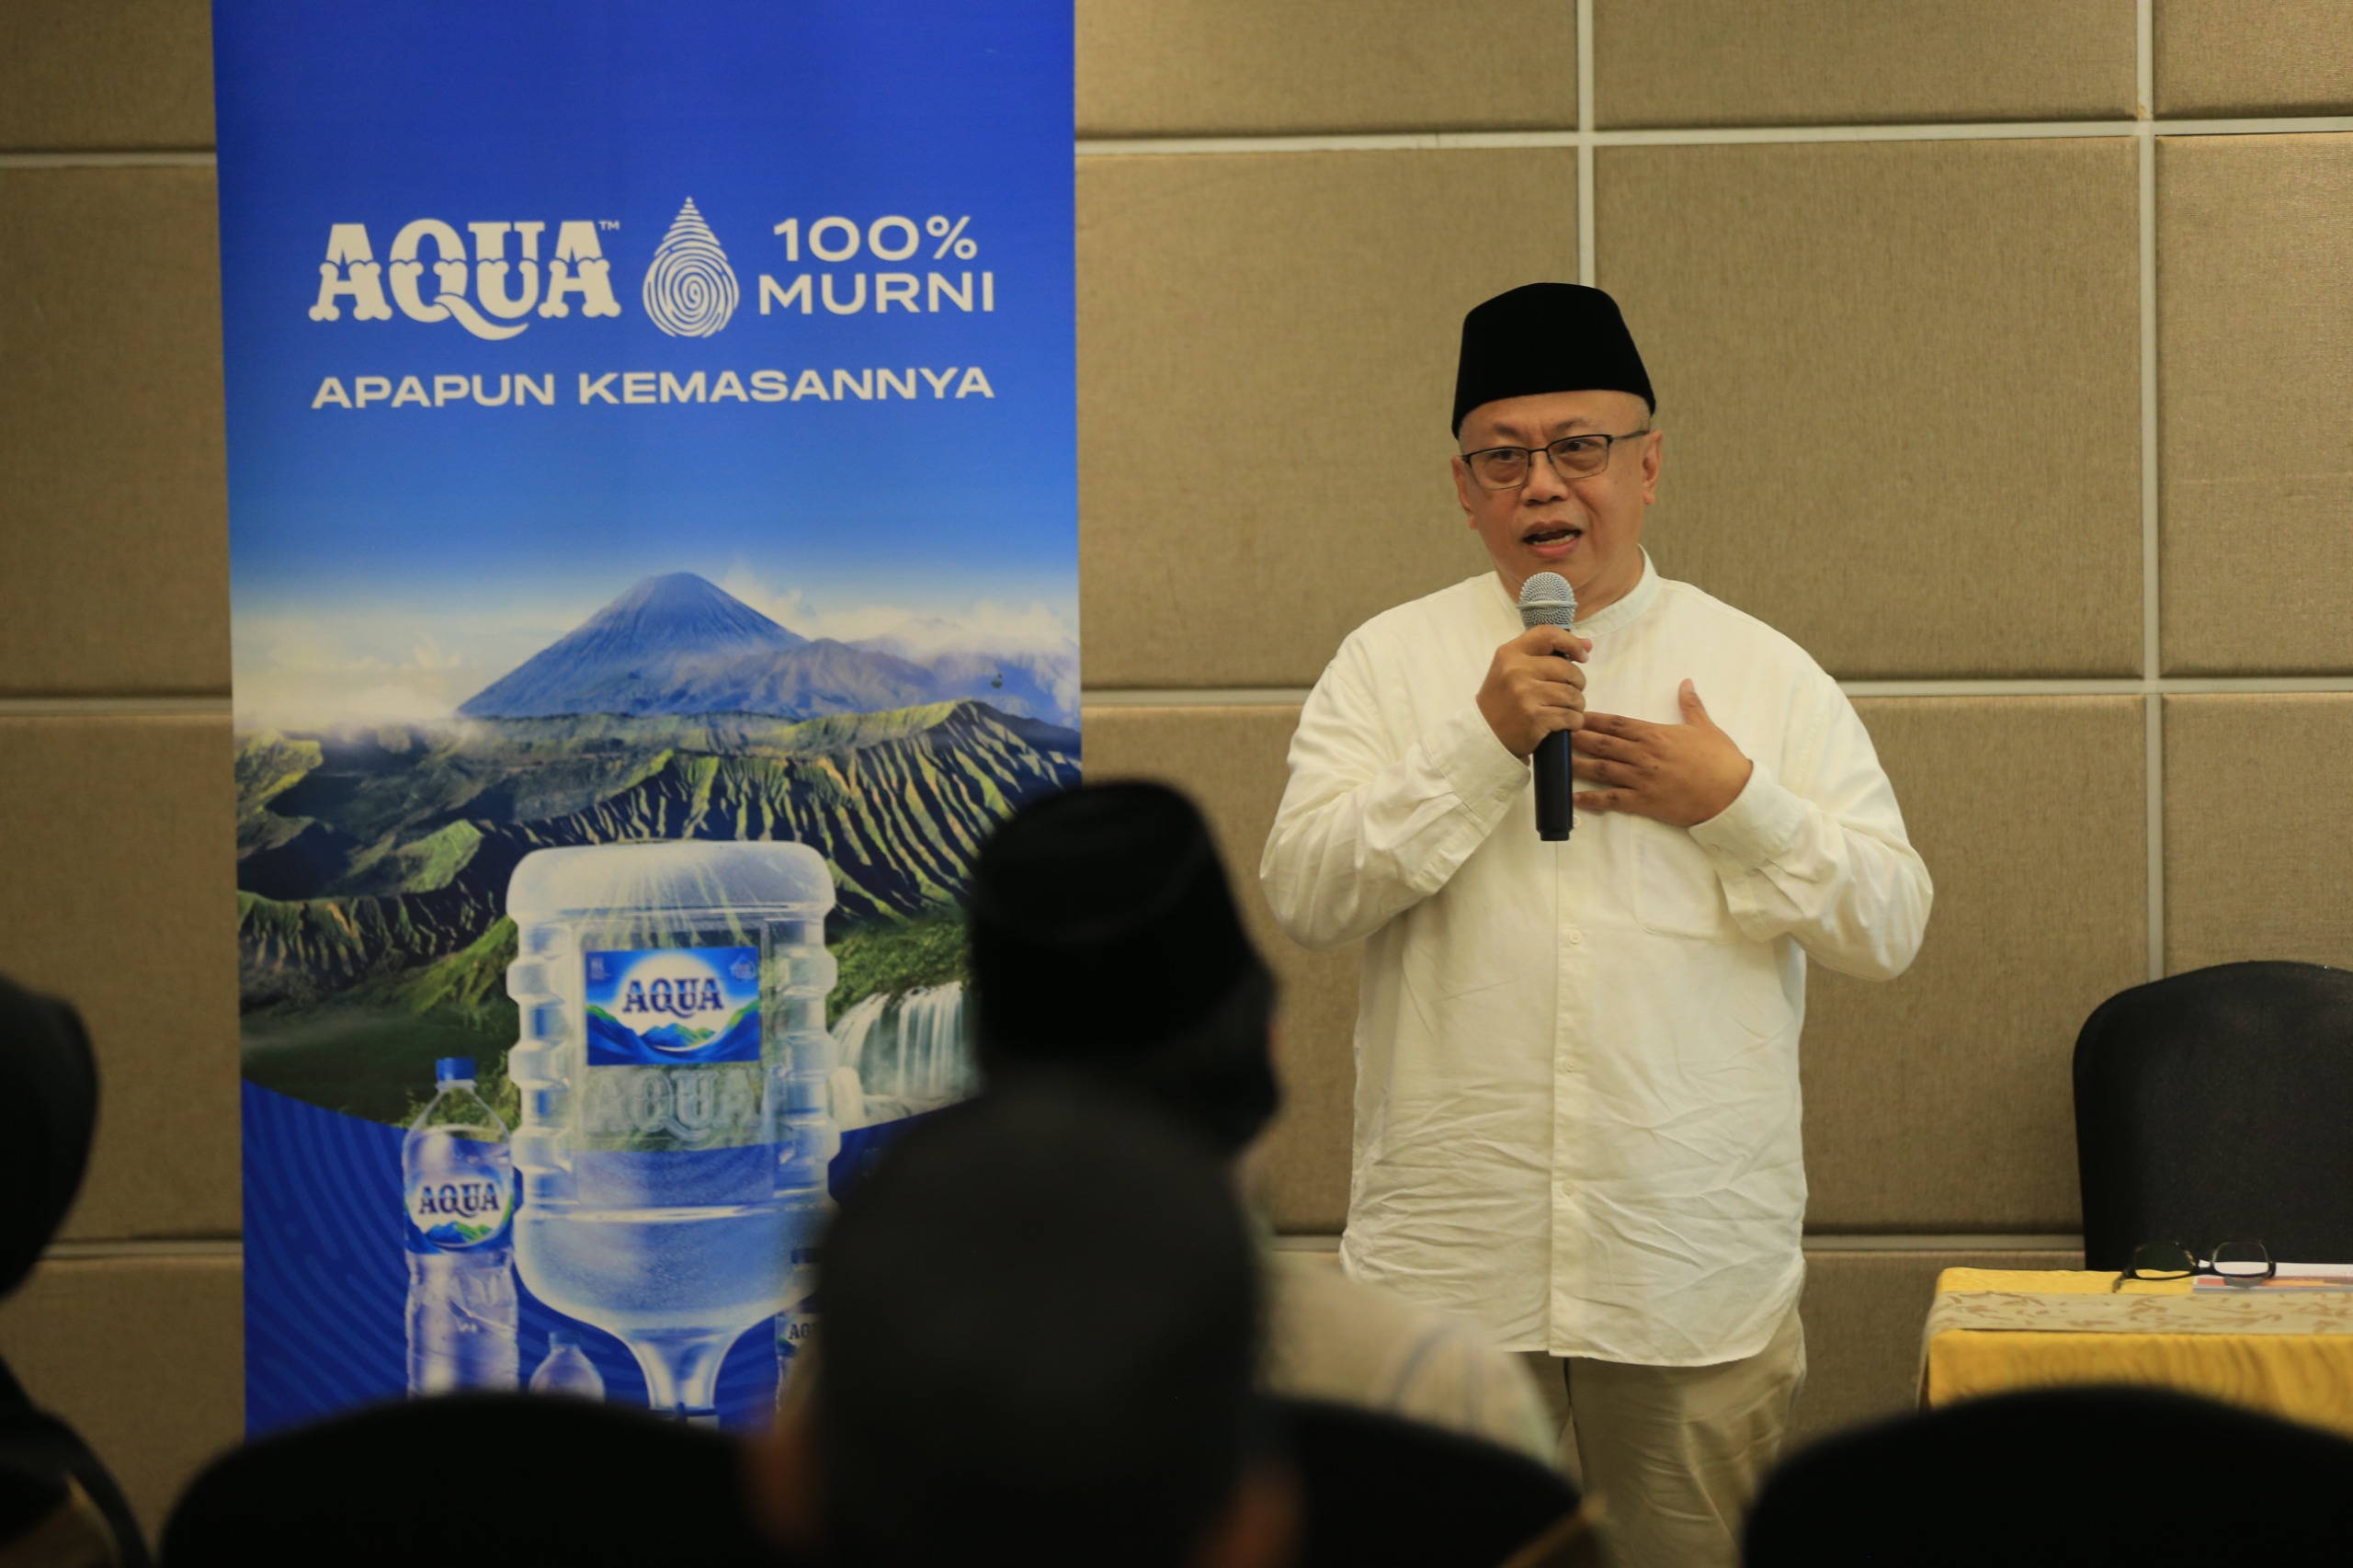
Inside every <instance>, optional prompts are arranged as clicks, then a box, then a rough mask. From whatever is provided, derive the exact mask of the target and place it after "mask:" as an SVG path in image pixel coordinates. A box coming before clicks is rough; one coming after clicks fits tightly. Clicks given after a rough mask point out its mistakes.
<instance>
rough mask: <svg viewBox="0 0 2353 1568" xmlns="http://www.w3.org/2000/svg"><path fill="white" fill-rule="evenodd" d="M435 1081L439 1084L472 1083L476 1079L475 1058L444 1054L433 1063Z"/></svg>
mask: <svg viewBox="0 0 2353 1568" xmlns="http://www.w3.org/2000/svg"><path fill="white" fill-rule="evenodd" d="M433 1081H434V1082H435V1083H437V1084H459V1083H464V1084H471V1083H472V1082H473V1081H474V1059H473V1058H472V1057H471V1056H444V1057H442V1058H441V1059H440V1060H438V1061H437V1062H434V1063H433Z"/></svg>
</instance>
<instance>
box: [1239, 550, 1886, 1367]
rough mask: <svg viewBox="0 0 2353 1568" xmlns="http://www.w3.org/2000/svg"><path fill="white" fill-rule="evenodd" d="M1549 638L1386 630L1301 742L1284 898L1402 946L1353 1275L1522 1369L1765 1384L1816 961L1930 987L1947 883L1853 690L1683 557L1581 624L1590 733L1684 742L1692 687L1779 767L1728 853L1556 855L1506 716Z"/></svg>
mask: <svg viewBox="0 0 2353 1568" xmlns="http://www.w3.org/2000/svg"><path fill="white" fill-rule="evenodd" d="M1520 630H1521V628H1520V623H1519V615H1518V608H1517V606H1516V605H1515V603H1514V601H1513V600H1512V598H1511V597H1510V596H1509V595H1508V594H1507V593H1506V591H1505V589H1504V586H1503V584H1502V581H1501V580H1500V579H1499V578H1497V577H1496V576H1495V574H1492V573H1489V574H1483V575H1481V576H1478V577H1473V578H1472V579H1470V580H1469V581H1467V582H1462V583H1458V584H1456V585H1454V586H1453V587H1450V588H1447V589H1444V590H1442V591H1440V592H1438V593H1435V594H1432V595H1430V596H1429V597H1427V598H1421V599H1416V600H1415V601H1414V602H1412V603H1411V604H1405V605H1401V606H1399V607H1398V608H1395V609H1392V610H1389V611H1387V612H1386V613H1384V614H1381V615H1379V616H1376V617H1374V618H1373V619H1371V620H1370V621H1368V622H1366V623H1365V624H1364V625H1363V626H1361V627H1359V628H1358V629H1357V631H1355V632H1353V633H1351V634H1350V635H1349V637H1348V639H1347V642H1344V643H1343V644H1342V645H1341V647H1340V651H1339V653H1338V654H1337V655H1336V657H1335V658H1334V659H1333V661H1332V664H1331V665H1330V667H1329V668H1327V669H1326V670H1325V671H1324V676H1323V678H1322V679H1321V680H1319V681H1318V682H1317V683H1316V686H1315V689H1314V691H1313V693H1312V694H1311V695H1310V696H1309V698H1308V699H1307V705H1306V708H1305V710H1304V711H1303V712H1302V714H1301V716H1300V722H1299V732H1298V733H1297V734H1296V735H1295V736H1294V737H1293V738H1292V741H1291V745H1290V786H1289V788H1288V789H1287V790H1285V791H1284V794H1283V801H1282V807H1281V810H1280V812H1279V813H1278V814H1277V816H1276V819H1275V827H1274V831H1273V833H1272V835H1270V836H1269V837H1268V838H1267V849H1266V855H1265V857H1264V858H1263V859H1262V861H1261V863H1260V866H1259V880H1260V882H1261V883H1262V885H1263V886H1264V887H1265V890H1266V893H1267V902H1268V903H1270V904H1271V905H1272V907H1273V910H1274V914H1275V917H1276V918H1277V919H1278V920H1279V921H1280V922H1281V923H1282V926H1283V928H1284V929H1285V930H1286V931H1288V932H1290V935H1291V936H1292V937H1294V938H1296V939H1297V940H1298V941H1300V942H1301V943H1302V944H1304V945H1306V946H1308V947H1311V948H1327V947H1334V946H1337V945H1339V944H1341V943H1345V942H1351V941H1355V940H1357V939H1358V938H1359V937H1361V938H1365V939H1366V946H1365V953H1364V967H1363V972H1362V977H1361V979H1360V981H1359V983H1358V1004H1357V1028H1356V1059H1357V1085H1356V1143H1355V1157H1354V1162H1353V1165H1354V1168H1353V1172H1352V1176H1351V1180H1350V1184H1349V1195H1348V1221H1347V1233H1346V1235H1345V1237H1344V1238H1343V1240H1342V1243H1341V1256H1342V1261H1343V1262H1344V1264H1345V1265H1346V1266H1347V1269H1348V1271H1349V1273H1350V1274H1351V1275H1353V1276H1355V1277H1357V1278H1362V1279H1368V1280H1371V1281H1374V1282H1376V1283H1378V1284H1381V1285H1385V1286H1388V1287H1390V1288H1391V1289H1393V1290H1397V1291H1398V1292H1400V1293H1401V1294H1403V1295H1404V1296H1406V1297H1408V1298H1409V1299H1412V1300H1415V1301H1422V1302H1426V1303H1427V1304H1428V1305H1430V1306H1433V1307H1438V1308H1442V1309H1446V1310H1448V1311H1451V1312H1457V1313H1460V1314H1461V1315H1462V1316H1465V1317H1468V1318H1470V1319H1471V1320H1472V1321H1473V1322H1475V1323H1478V1324H1483V1326H1485V1327H1486V1328H1487V1329H1488V1330H1489V1331H1490V1332H1491V1333H1493V1334H1494V1335H1496V1336H1497V1337H1498V1340H1499V1342H1500V1343H1501V1344H1502V1345H1503V1346H1506V1347H1507V1348H1511V1349H1525V1350H1538V1349H1540V1350H1548V1351H1550V1352H1552V1354H1554V1355H1556V1356H1590V1357H1596V1358H1600V1359H1603V1360H1609V1361H1622V1362H1631V1363H1636V1364H1642V1365H1650V1366H1704V1365H1708V1364H1711V1363H1713V1362H1719V1361H1728V1360H1733V1359H1736V1358H1741V1357H1745V1356H1750V1355H1754V1354H1756V1352H1757V1351H1758V1350H1760V1349H1762V1348H1763V1347H1764V1346H1765V1343H1766V1341H1767V1339H1768V1337H1769V1336H1770V1335H1771V1334H1772V1332H1773V1330H1774V1328H1775V1326H1776V1325H1777V1324H1779V1321H1780V1319H1781V1317H1782V1315H1783V1313H1785V1312H1787V1311H1788V1310H1789V1309H1790V1306H1791V1305H1792V1303H1793V1302H1794V1301H1796V1299H1797V1294H1798V1290H1799V1287H1800V1285H1801V1284H1802V1280H1803V1276H1804V1261H1803V1257H1802V1253H1801V1252H1800V1237H1801V1233H1802V1225H1803V1221H1804V1217H1805V1195H1806V1188H1805V1171H1804V1166H1803V1163H1802V1161H1803V1150H1802V1142H1801V1139H1800V1134H1799V1091H1798V1033H1799V1029H1800V1028H1801V1026H1802V1023H1803V1021H1804V1017H1805V963H1806V958H1807V955H1809V954H1811V955H1812V956H1813V958H1815V959H1817V960H1821V961H1822V962H1823V963H1825V964H1827V965H1829V966H1830V967H1831V968H1833V969H1835V970H1837V971H1841V972H1843V973H1847V974H1854V975H1860V976H1864V977H1867V978H1879V979H1885V978H1891V977H1893V976H1894V975H1897V974H1900V973H1902V972H1903V971H1904V968H1905V966H1907V965H1908V964H1910V963H1911V961H1912V959H1913V956H1914V954H1915V953H1916V952H1917V951H1918V949H1919V946H1920V938H1921V935H1922V932H1923V931H1924V929H1925V927H1926V926H1927V919H1928V905H1929V901H1930V898H1931V890H1930V887H1929V882H1928V872H1927V867H1926V866H1925V865H1923V864H1922V862H1921V860H1920V857H1919V856H1918V854H1917V853H1915V851H1914V850H1913V848H1912V846H1911V843H1910V841H1909V840H1908V839H1907V838H1906V837H1905V835H1904V817H1903V813H1902V812H1900V811H1899V810H1898V809H1897V807H1896V803H1895V793H1894V790H1893V789H1892V788H1890V786H1889V784H1888V781H1887V776H1886V774H1885V773H1884V772H1882V771H1881V768H1880V765H1879V757H1878V756H1877V754H1876V753H1875V752H1874V751H1873V750H1872V747H1871V742H1870V735H1869V734H1868V733H1865V731H1864V729H1863V725H1862V722H1861V721H1860V720H1859V718H1857V717H1856V714H1855V710H1854V709H1853V707H1852V706H1851V705H1850V704H1849V703H1848V702H1847V698H1846V694H1845V693H1843V692H1841V691H1840V690H1839V689H1838V687H1837V685H1836V683H1835V682H1834V681H1832V680H1831V678H1830V677H1829V676H1827V675H1826V674H1824V672H1823V670H1822V669H1821V667H1820V666H1819V665H1816V664H1815V663H1814V662H1813V659H1811V658H1810V657H1808V656H1807V654H1806V653H1805V652H1804V650H1802V649H1801V648H1800V647H1798V645H1797V644H1796V643H1794V642H1790V640H1789V639H1788V638H1786V637H1784V636H1782V635H1781V634H1780V633H1779V632H1777V631H1773V630H1772V629H1771V628H1770V627H1768V626H1766V625H1765V624H1764V623H1763V622H1761V621H1758V620H1756V619H1754V618H1752V617H1749V616H1746V615H1744V614H1742V613H1741V612H1740V611H1738V610H1736V609H1733V608H1731V607H1730V606H1728V605H1725V604H1723V603H1722V602H1721V601H1719V600H1717V599H1714V598H1711V597H1709V596H1708V595H1706V594H1704V593H1702V592H1700V591H1699V589H1697V588H1695V587H1692V586H1691V585H1688V584H1686V583H1676V582H1669V581H1666V580H1665V579H1664V578H1662V577H1660V576H1659V575H1658V574H1657V573H1656V572H1655V571H1654V569H1652V568H1651V566H1650V565H1649V563H1648V562H1647V561H1645V562H1644V566H1643V578H1642V581H1641V583H1640V584H1639V585H1637V586H1636V587H1635V589H1634V590H1633V591H1632V592H1631V594H1629V595H1627V597H1625V598H1623V599H1621V600H1620V601H1619V602H1618V603H1616V604H1614V605H1611V606H1610V607H1608V608H1606V609H1604V610H1601V611H1600V612H1598V613H1597V614H1596V615H1594V616H1592V617H1590V618H1589V619H1584V620H1580V621H1579V622H1578V623H1577V628H1576V630H1577V631H1578V632H1579V633H1580V634H1582V635H1584V636H1586V637H1589V638H1591V639H1592V640H1593V653H1592V655H1591V657H1590V659H1589V660H1588V662H1587V663H1586V707H1587V708H1588V709H1589V710H1592V711H1595V712H1609V713H1620V714H1624V715H1626V716H1628V717H1631V718H1636V719H1646V720H1649V721H1652V722H1656V723H1669V724H1671V723H1678V722H1681V715H1680V713H1679V711H1678V710H1677V687H1678V686H1679V685H1680V683H1681V682H1682V681H1683V680H1684V679H1685V678H1687V677H1688V678H1689V679H1691V680H1693V681H1694V682H1695V683H1696V684H1697V687H1698V689H1699V696H1700V699H1701V700H1702V701H1703V702H1705V703H1706V705H1707V708H1708V712H1709V714H1710V716H1711V718H1712V719H1714V721H1715V722H1717V723H1718V724H1719V725H1721V726H1722V728H1723V729H1724V730H1725V731H1726V732H1727V733H1730V735H1731V736H1732V738H1733V741H1734V742H1735V743H1736V744H1738V745H1739V747H1740V749H1741V751H1742V752H1743V753H1745V755H1746V756H1748V757H1749V759H1750V760H1751V761H1752V763H1753V764H1754V765H1755V766H1754V770H1753V771H1752V773H1751V774H1750V777H1749V780H1748V783H1747V785H1746V786H1745V788H1744V789H1743V790H1742V791H1741V793H1740V795H1739V797H1738V798H1737V799H1735V800H1734V801H1733V803H1732V804H1731V805H1730V806H1728V807H1726V808H1725V809H1724V811H1723V812H1721V813H1719V814H1718V815H1717V816H1715V817H1714V818H1712V819H1711V820H1710V821H1708V822H1705V823H1702V824H1699V825H1698V826H1696V827H1692V828H1678V827H1669V826H1667V825H1666V824H1663V823H1659V822H1654V821H1652V820H1650V819H1649V818H1646V817H1638V816H1633V815H1630V814H1624V813H1617V812H1610V813H1600V814H1596V813H1591V812H1578V813H1577V817H1576V824H1575V829H1574V834H1573V835H1572V836H1571V838H1570V840H1569V841H1568V842H1567V843H1565V844H1557V845H1555V844H1546V843H1543V842H1542V841H1540V840H1539V839H1538V838H1537V836H1536V820H1535V806H1534V799H1533V796H1532V793H1531V791H1530V790H1529V767H1528V765H1527V764H1526V763H1525V762H1523V761H1521V760H1520V759H1518V757H1515V756H1512V755H1511V754H1510V753H1509V752H1508V751H1506V749H1505V748H1504V746H1503V744H1502V743H1501V742H1500V741H1498V740H1497V739H1496V738H1495V732H1494V731H1492V730H1491V729H1489V728H1488V726H1487V722H1486V720H1485V719H1484V718H1483V717H1482V716H1481V715H1480V712H1479V710H1478V707H1477V704H1476V701H1475V698H1476V695H1477V692H1478V690H1479V686H1480V683H1481V681H1482V680H1483V678H1484V677H1485V676H1486V672H1487V667H1488V664H1489V662H1490V661H1491V660H1492V659H1493V657H1494V655H1495V649H1496V647H1497V646H1498V645H1499V644H1501V643H1503V642H1507V641H1508V640H1510V639H1511V638H1513V637H1515V636H1517V635H1518V633H1519V631H1520Z"/></svg>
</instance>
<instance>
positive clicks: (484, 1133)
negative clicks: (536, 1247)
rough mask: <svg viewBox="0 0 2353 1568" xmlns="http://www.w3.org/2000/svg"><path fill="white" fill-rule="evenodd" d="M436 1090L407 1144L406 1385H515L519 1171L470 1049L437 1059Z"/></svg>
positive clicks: (416, 1390)
mask: <svg viewBox="0 0 2353 1568" xmlns="http://www.w3.org/2000/svg"><path fill="white" fill-rule="evenodd" d="M433 1076H434V1081H435V1083H436V1085H438V1088H439V1091H440V1092H439V1093H438V1094H436V1095H435V1096H433V1103H432V1104H430V1105H428V1106H426V1108H425V1109H424V1110H422V1111H420V1112H419V1113H418V1114H417V1118H416V1120H415V1121H414V1122H412V1123H411V1124H410V1126H409V1130H408V1137H407V1138H406V1139H405V1140H404V1141H403V1142H402V1143H401V1178H402V1187H403V1189H404V1191H405V1192H406V1193H407V1195H408V1224H407V1227H406V1229H407V1233H408V1392H410V1393H412V1394H427V1393H446V1392H449V1391H450V1390H452V1389H511V1388H513V1387H514V1386H515V1375H516V1348H515V1273H514V1267H513V1264H514V1238H513V1220H514V1214H515V1170H514V1166H513V1165H511V1164H510V1163H509V1161H508V1157H507V1147H506V1122H504V1121H502V1120H500V1119H499V1117H498V1113H497V1112H496V1111H494V1110H492V1109H491V1108H490V1107H488V1106H487V1105H484V1104H483V1099H482V1096H480V1095H477V1094H476V1093H474V1064H473V1061H472V1058H470V1057H464V1056H445V1057H443V1058H442V1059H441V1060H440V1061H438V1062H435V1063H434V1064H433Z"/></svg>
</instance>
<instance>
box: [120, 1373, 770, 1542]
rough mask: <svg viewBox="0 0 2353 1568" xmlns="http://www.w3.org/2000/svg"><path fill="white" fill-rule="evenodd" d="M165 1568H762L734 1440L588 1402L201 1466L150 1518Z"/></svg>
mask: <svg viewBox="0 0 2353 1568" xmlns="http://www.w3.org/2000/svg"><path fill="white" fill-rule="evenodd" d="M159 1555H160V1556H161V1558H162V1560H163V1561H164V1562H165V1563H166V1564H168V1565H169V1568H278V1565H285V1568H293V1565H295V1564H301V1565H302V1568H312V1565H313V1564H318V1563H328V1562H331V1563H335V1564H336V1568H415V1565H416V1564H418V1563H420V1562H460V1561H462V1562H484V1563H498V1564H500V1565H501V1568H580V1565H581V1564H584V1563H593V1562H634V1563H660V1562H680V1563H688V1562H690V1563H693V1564H696V1568H776V1565H778V1564H780V1563H789V1562H791V1561H792V1560H791V1559H790V1558H788V1557H787V1556H785V1555H784V1554H782V1553H780V1552H778V1551H774V1550H772V1549H771V1548H769V1547H768V1546H767V1544H766V1543H765V1542H764V1541H763V1540H761V1538H760V1536H759V1534H758V1532H757V1530H756V1528H755V1526H754V1524H753V1522H752V1519H751V1517H750V1515H749V1513H748V1511H747V1506H746V1503H745V1474H744V1457H743V1451H742V1447H741V1445H740V1444H738V1443H737V1442H736V1440H735V1439H734V1438H733V1437H727V1436H725V1435H723V1434H722V1433H719V1432H715V1431H710V1430H707V1429H704V1428H701V1427H693V1426H680V1425H678V1424H677V1423H675V1422H671V1421H665V1420H662V1419H660V1418H659V1417H656V1416H654V1415H649V1414H647V1413H646V1412H644V1411H642V1410H621V1409H617V1408H614V1407H613V1406H610V1405H603V1404H597V1403H592V1402H590V1401H587V1400H577V1399H557V1398H551V1397H549V1396H546V1395H540V1394H523V1393H484V1394H449V1395H445V1396H442V1397H440V1398H437V1399H426V1400H418V1401H416V1402H415V1403H405V1404H384V1405H377V1406H375V1407H373V1408H371V1409H367V1410H361V1411H358V1412H355V1413H353V1414H351V1415H343V1416H338V1417H336V1418H335V1419H333V1420H330V1421H324V1422H321V1423H320V1424H318V1425H317V1426H303V1427H298V1428H295V1429H293V1430H290V1431H286V1432H280V1433H277V1434H274V1435H273V1436H270V1437H264V1438H262V1439H261V1440H259V1441H258V1442H254V1443H249V1444H247V1445H246V1446H244V1448H241V1449H234V1450H233V1451H232V1452H230V1453H228V1454H226V1455H224V1456H222V1458H220V1459H218V1460H214V1461H213V1462H212V1463H211V1464H210V1466H208V1467H207V1468H206V1469H205V1470H204V1471H203V1472H202V1473H201V1474H199V1476H198V1477H197V1478H196V1480H195V1481H194V1482H193V1483H191V1484H190V1485H189V1487H188V1491H187V1493H186V1494H184V1495H183V1496H182V1497H181V1498H180V1500H179V1502H178V1504H177V1505H176V1506H174V1508H173V1509H172V1517H170V1519H169V1520H167V1521H166V1522H165V1526H164V1538H163V1543H162V1549H161V1551H160V1553H159Z"/></svg>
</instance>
